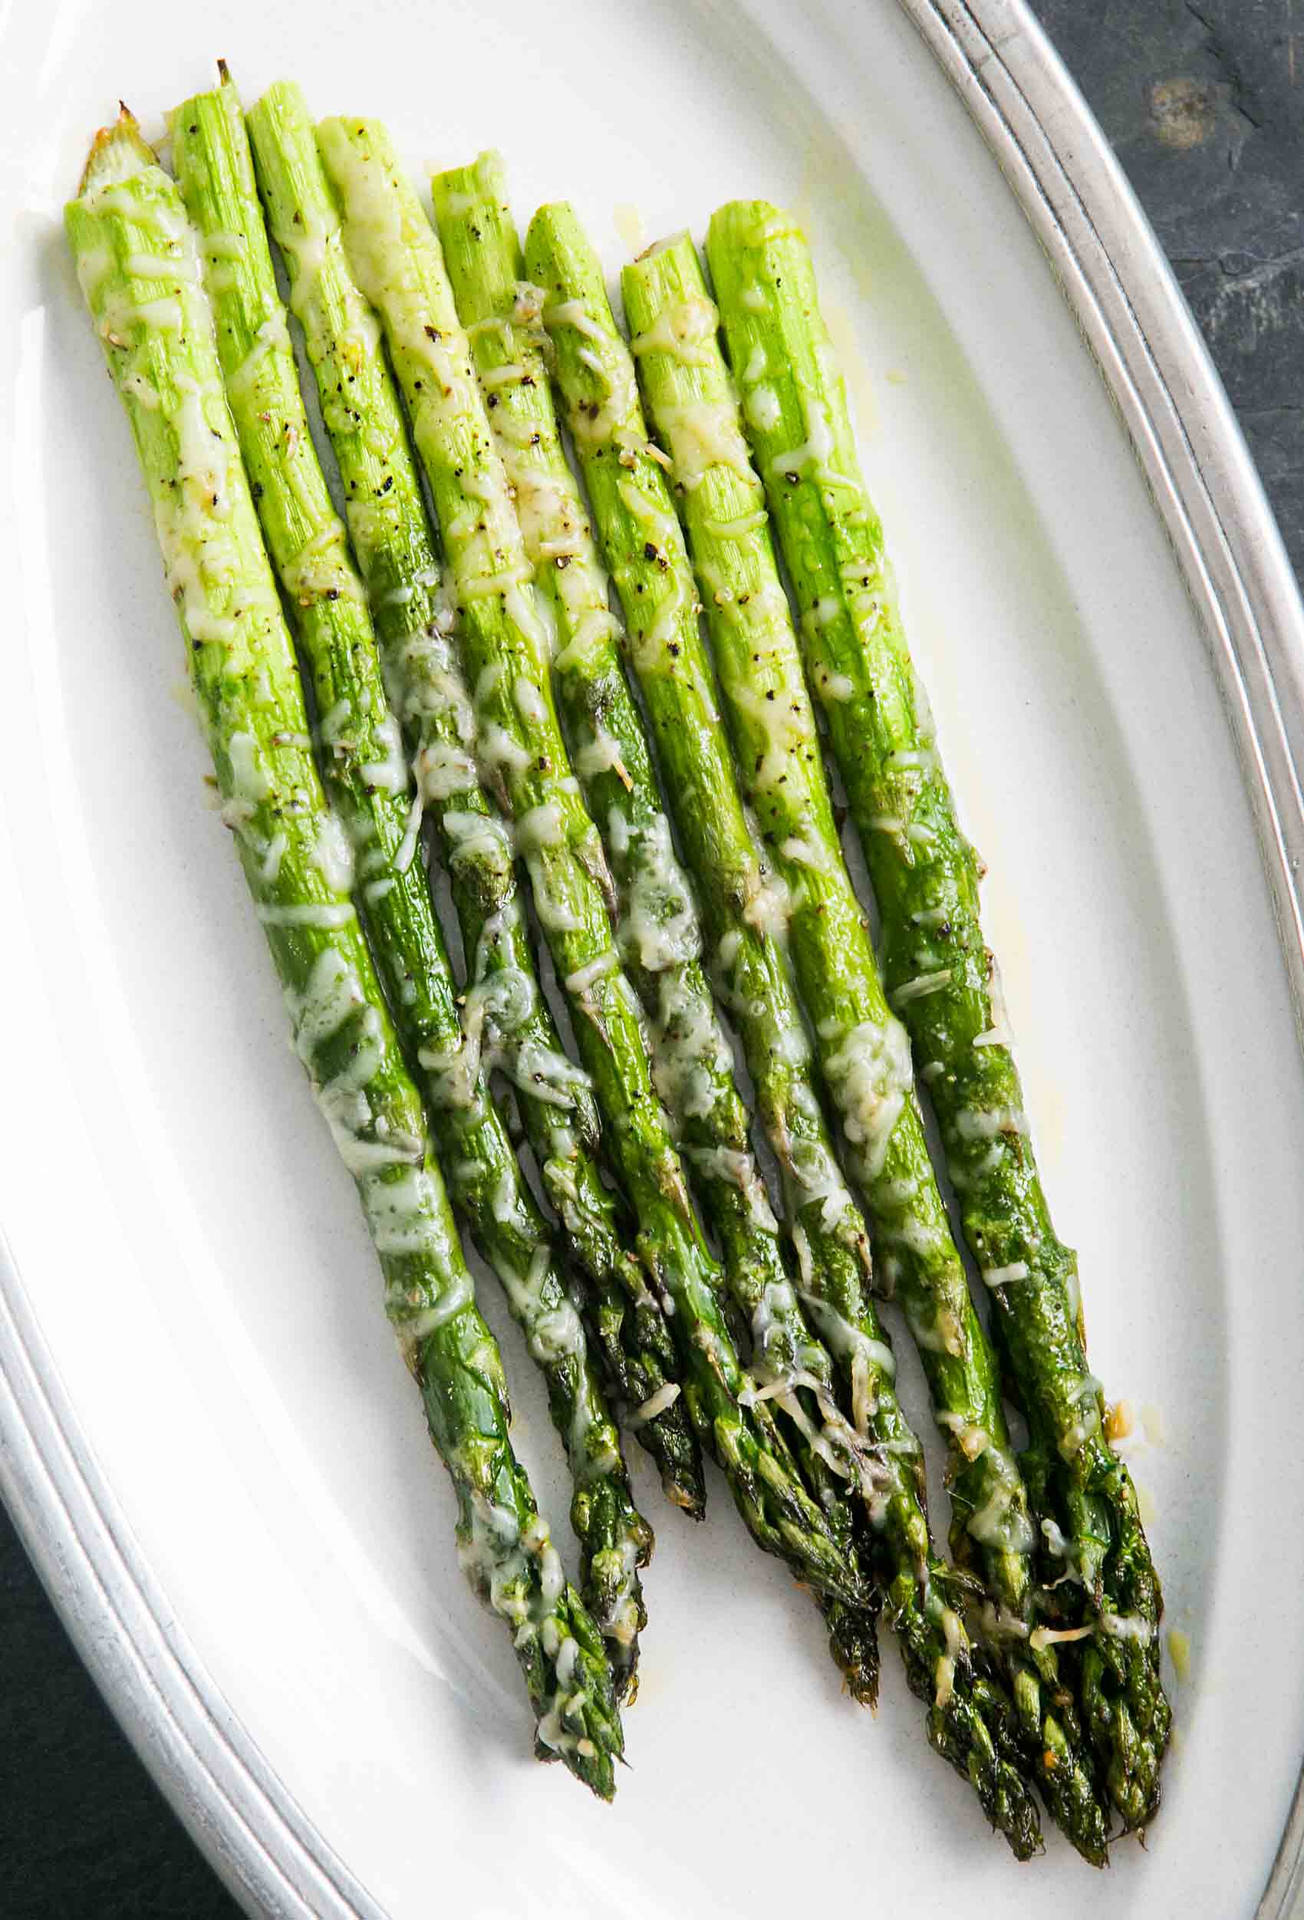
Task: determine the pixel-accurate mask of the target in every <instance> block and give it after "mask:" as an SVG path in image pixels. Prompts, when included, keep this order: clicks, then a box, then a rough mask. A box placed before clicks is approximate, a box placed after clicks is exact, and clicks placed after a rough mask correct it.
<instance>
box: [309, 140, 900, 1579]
mask: <svg viewBox="0 0 1304 1920" xmlns="http://www.w3.org/2000/svg"><path fill="white" fill-rule="evenodd" d="M318 137H319V141H320V145H321V151H322V157H323V159H324V161H325V163H326V171H327V173H328V174H329V175H330V177H331V179H332V180H333V182H334V184H335V187H336V190H337V192H338V193H339V196H340V200H341V204H342V207H343V212H344V236H345V245H346V248H347V250H348V253H349V256H350V259H351V261H352V264H353V268H354V272H355V273H356V275H357V278H358V280H359V282H360V284H361V286H362V289H363V291H364V292H365V293H366V294H367V296H368V298H369V299H370V300H371V302H372V304H373V305H374V306H375V307H376V308H377V310H378V312H379V313H380V315H381V319H382V323H383V326H384V329H385V335H386V339H387V342H388V345H389V349H390V354H391V358H392V360H393V363H394V369H395V372H396V373H397V375H398V379H399V384H400V386H401V388H402V390H403V393H404V396H405V398H406V400H407V403H408V407H409V410H410V412H411V415H412V423H413V430H414V438H415V440H416V446H417V452H418V454H419V455H420V457H421V460H422V463H423V466H424V469H425V474H426V479H427V482H428V484H429V487H430V492H431V496H432V498H433V501H434V507H435V514H436V518H437V519H438V521H439V524H440V528H441V531H442V534H443V539H444V548H445V552H446V555H447V559H448V565H449V571H450V574H451V577H452V580H453V584H454V587H455V590H456V594H457V599H458V602H459V606H460V611H461V625H460V633H461V642H462V653H463V659H464V663H465V665H466V668H467V671H468V674H469V677H470V678H471V680H472V681H473V683H474V685H475V704H476V710H477V723H478V734H479V748H480V758H481V762H482V765H484V766H485V767H486V768H487V769H488V770H489V774H490V777H491V778H492V779H493V781H494V783H495V786H496V788H497V790H498V792H499V793H500V796H501V798H502V801H503V803H504V805H505V807H506V809H507V811H508V812H509V813H510V815H511V817H512V819H513V820H514V822H515V830H516V844H517V848H518V851H519V852H520V854H521V855H522V857H523V859H524V862H525V867H526V871H527V873H528V875H529V878H530V883H531V891H532V894H533V899H534V906H535V912H536V914H537V916H538V919H539V923H540V925H541V927H542V929H543V932H544V935H545V938H546V939H547V942H548V945H549V948H550V950H551V953H552V957H553V961H554V964H555V966H556V969H557V974H558V977H559V979H560V980H561V981H562V983H563V986H564V988H565V991H566V995H567V999H568V1001H569V1004H570V1007H571V1011H572V1015H573V1018H574V1023H575V1029H576V1037H577V1041H578V1045H579V1050H580V1054H581V1057H582V1059H583V1060H584V1064H585V1065H586V1066H587V1068H588V1070H589V1073H590V1074H591V1076H592V1079H593V1085H594V1090H595V1092H596V1094H597V1097H598V1101H599V1104H600V1106H601V1108H602V1110H603V1114H604V1118H605V1119H606V1121H607V1124H608V1126H609V1127H610V1130H611V1137H612V1143H613V1151H614V1153H615V1156H616V1160H617V1164H618V1168H619V1171H620V1173H621V1176H622V1178H623V1181H624V1184H625V1187H626V1189H627V1191H628V1193H629V1195H630V1198H631V1200H632V1202H633V1204H634V1208H635V1212H636V1214H637V1216H638V1220H639V1223H640V1243H641V1247H642V1250H643V1253H644V1257H645V1260H646V1262H647V1265H648V1269H649V1271H650V1272H651V1273H652V1274H653V1275H654V1276H655V1278H656V1280H657V1282H658V1284H659V1285H660V1287H661V1288H662V1289H663V1291H664V1292H665V1294H666V1295H667V1296H668V1299H669V1301H670V1302H671V1304H672V1306H673V1317H674V1326H675V1331H676V1336H677V1339H678V1342H679V1349H680V1357H681V1360H682V1362H683V1365H684V1370H685V1376H686V1378H685V1390H686V1395H687V1398H688V1400H689V1405H690V1410H691V1411H692V1413H693V1416H694V1420H695V1423H696V1424H697V1427H698V1431H699V1433H700V1434H701V1436H702V1438H703V1440H704V1441H705V1442H706V1443H707V1444H708V1445H710V1446H711V1447H712V1449H713V1450H714V1452H715V1455H716V1457H717V1459H718V1460H719V1461H720V1463H721V1465H722V1467H723V1468H724V1470H725V1472H726V1475H727V1476H728V1478H729V1481H730V1486H731V1489H732V1491H733V1494H734V1498H735V1500H736V1502H737V1504H738V1507H739V1510H740V1512H741V1513H742V1515H743V1518H744V1520H745V1521H746V1523H747V1525H748V1526H749V1528H750V1529H751V1531H752V1533H753V1535H754V1536H755V1538H756V1539H757V1541H758V1542H759V1543H760V1544H761V1545H762V1546H763V1547H765V1548H766V1549H767V1550H768V1551H770V1552H772V1553H776V1554H778V1555H780V1556H781V1557H782V1558H783V1559H785V1560H786V1561H787V1562H788V1563H789V1565H790V1566H791V1567H792V1568H793V1570H794V1571H795V1572H796V1573H797V1574H798V1575H799V1576H800V1577H801V1578H802V1579H804V1580H807V1581H808V1582H809V1583H810V1585H811V1586H813V1587H814V1588H815V1589H816V1590H817V1591H820V1592H824V1593H828V1594H830V1595H831V1596H832V1597H834V1598H837V1599H841V1600H846V1601H848V1602H849V1603H850V1604H852V1605H858V1604H860V1602H861V1601H862V1599H863V1598H864V1591H863V1582H862V1579H861V1576H860V1574H859V1572H858V1571H857V1569H856V1568H855V1567H854V1566H853V1565H852V1564H851V1563H850V1562H849V1561H848V1559H847V1557H846V1555H845V1553H844V1552H843V1550H842V1549H841V1547H840V1545H839V1543H838V1542H837V1540H836V1539H835V1538H834V1536H833V1534H832V1532H831V1531H830V1529H829V1527H828V1526H827V1525H826V1523H825V1521H824V1519H823V1517H822V1515H821V1514H820V1512H819V1509H818V1508H817V1507H816V1506H815V1505H814V1503H813V1502H812V1500H811V1499H810V1497H809V1495H808V1494H807V1493H806V1492H805V1490H804V1488H803V1487H802V1486H801V1484H800V1481H799V1480H798V1478H797V1476H796V1470H795V1465H794V1463H793V1462H792V1460H791V1457H790V1455H789V1454H788V1450H787V1448H786V1446H785V1444H784V1443H783V1441H782V1439H781V1438H780V1436H779V1434H778V1432H777V1430H776V1429H775V1427H774V1424H773V1420H772V1417H771V1415H770V1414H769V1410H768V1409H767V1408H766V1407H764V1406H750V1405H748V1404H746V1403H745V1400H744V1399H743V1398H742V1397H740V1396H744V1395H745V1391H746V1382H745V1377H744V1375H743V1372H742V1368H741V1367H740V1365H739V1362H738V1356H737V1353H736V1352H735V1349H734V1345H733V1341H732V1339H731V1338H730V1334H729V1330H728V1327H727V1325H726V1323H725V1319H724V1315H723V1312H722V1310H721V1305H720V1301H719V1299H718V1297H717V1292H716V1288H717V1284H718V1275H717V1272H716V1268H715V1265H714V1262H713V1261H712V1259H711V1257H710V1254H709V1253H708V1251H707V1248H706V1245H705V1242H704V1241H703V1239H702V1235H701V1229H700V1227H699V1225H698V1222H697V1219H696V1216H695V1215H694V1213H693V1209H692V1205H691V1203H690V1201H689V1198H688V1193H687V1189H686V1187H685V1184H684V1176H683V1169H682V1167H681V1165H680V1161H679V1157H678V1155H677V1153H676V1152H675V1149H674V1145H673V1142H672V1140H671V1137H670V1132H669V1126H668V1123H667V1120H666V1115H665V1111H664V1109H663V1108H662V1106H661V1103H660V1101H659V1099H658V1098H657V1095H656V1091H655V1088H654V1086H653V1082H652V1067H651V1058H650V1053H649V1047H648V1041H647V1036H646V1033H645V1030H644V1027H643V1024H642V1020H641V1017H640V1013H639V1007H638V1002H637V1000H636V999H635V996H634V993H633V989H632V988H631V986H630V984H629V981H628V979H627V977H626V975H625V973H624V971H623V969H622V967H621V964H620V955H619V953H618V951H617V949H616V946H615V944H614V941H613V938H612V930H611V920H610V912H611V908H612V905H613V904H614V902H613V898H612V883H611V877H610V874H609V872H608V870H607V866H606V862H605V860H604V858H603V854H602V847H601V843H600V842H599V840H598V837H597V834H596V832H595V830H594V827H593V823H592V821H591V820H590V819H589V817H588V815H587V814H586V813H585V811H584V807H583V804H582V802H581V800H580V796H579V789H578V785H577V783H576V781H575V779H574V776H573V775H572V773H571V771H570V767H569V763H568V761H567V758H566V751H565V748H564V746H563V744H562V740H561V735H560V732H559V729H558V725H557V718H556V713H555V711H554V708H553V700H552V691H551V687H550V684H549V669H548V661H547V658H546V653H545V645H546V642H545V635H544V633H543V630H542V627H541V624H540V618H539V612H538V606H537V602H536V600H535V596H534V593H533V589H532V585H531V569H530V565H529V562H528V560H527V559H526V556H525V550H524V547H523V546H522V543H521V535H520V529H519V527H518V525H517V522H516V517H515V514H514V513H513V511H512V503H511V497H510V494H509V491H508V486H507V479H506V475H505V474H504V472H503V467H502V462H501V460H500V459H499V457H498V455H497V453H496V451H495V449H494V445H493V439H492V436H491V434H490V431H489V423H488V419H487V417H486V414H485V408H484V404H483V402H482V400H481V398H480V393H479V389H478V387H477V385H476V379H475V373H474V369H473V368H472V366H471V362H470V347H469V344H468V342H467V339H466V335H465V334H464V333H463V331H462V328H461V326H460V324H459V322H458V318H457V311H456V307H455V305H454V302H453V296H452V291H451V289H450V287H449V285H448V279H447V275H446V273H445V271H444V264H443V258H442V255H441V253H440V250H439V243H438V241H437V240H436V238H435V236H434V233H433V232H432V230H431V228H430V224H429V222H428V221H427V219H426V217H425V215H424V213H423V212H422V209H421V206H420V203H419V201H418V200H417V198H416V195H415V194H414V193H413V191H412V189H411V187H410V186H409V185H408V184H407V182H406V180H405V179H404V178H403V175H402V173H401V170H400V168H399V166H398V162H397V159H396V157H395V155H394V152H393V149H392V147H391V145H390V142H389V139H388V136H387V135H386V134H385V132H384V130H383V128H381V127H380V126H378V125H377V124H376V123H375V122H374V121H364V120H328V121H326V122H325V123H324V124H323V125H322V127H321V128H320V129H319V133H318Z"/></svg>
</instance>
